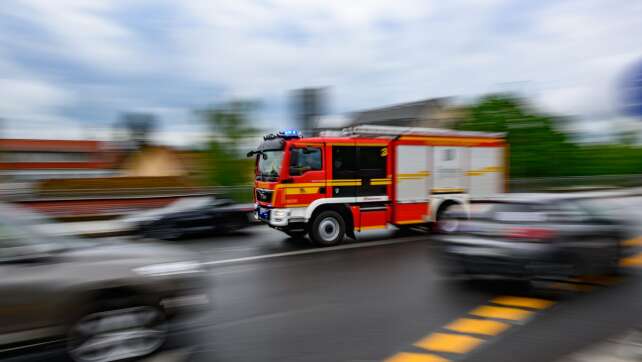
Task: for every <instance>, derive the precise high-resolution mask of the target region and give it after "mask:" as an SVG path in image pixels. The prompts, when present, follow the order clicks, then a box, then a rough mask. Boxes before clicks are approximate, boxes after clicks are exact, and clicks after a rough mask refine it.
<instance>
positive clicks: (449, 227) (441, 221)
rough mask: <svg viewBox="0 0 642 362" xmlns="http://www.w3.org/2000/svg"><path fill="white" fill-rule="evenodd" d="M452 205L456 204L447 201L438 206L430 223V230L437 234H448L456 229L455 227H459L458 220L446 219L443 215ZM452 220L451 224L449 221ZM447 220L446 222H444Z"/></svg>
mask: <svg viewBox="0 0 642 362" xmlns="http://www.w3.org/2000/svg"><path fill="white" fill-rule="evenodd" d="M453 206H457V204H456V203H452V202H449V203H447V204H445V205H443V206H441V207H440V208H439V210H438V211H437V217H436V218H435V222H434V223H433V224H432V231H433V232H435V233H438V234H449V233H452V232H455V231H457V228H458V227H459V222H458V221H457V220H446V219H445V216H446V215H447V212H448V211H449V209H451V208H452V207H453ZM451 221H453V222H455V224H454V225H453V224H451V223H450V222H451ZM446 222H448V224H447V223H446Z"/></svg>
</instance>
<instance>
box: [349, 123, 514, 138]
mask: <svg viewBox="0 0 642 362" xmlns="http://www.w3.org/2000/svg"><path fill="white" fill-rule="evenodd" d="M341 132H342V134H343V135H345V136H372V137H382V136H383V137H385V136H387V137H398V136H409V135H413V136H451V137H489V138H503V137H504V136H505V134H504V133H490V132H476V131H455V130H450V129H442V128H424V127H396V126H373V125H362V126H355V127H348V128H344V129H342V130H341Z"/></svg>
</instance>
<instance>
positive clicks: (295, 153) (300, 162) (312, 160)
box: [290, 147, 323, 176]
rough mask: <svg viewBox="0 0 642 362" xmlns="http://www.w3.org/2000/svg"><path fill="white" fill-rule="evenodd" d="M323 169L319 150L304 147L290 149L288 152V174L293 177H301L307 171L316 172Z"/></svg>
mask: <svg viewBox="0 0 642 362" xmlns="http://www.w3.org/2000/svg"><path fill="white" fill-rule="evenodd" d="M322 169H323V163H322V157H321V148H319V147H305V148H292V149H291V150H290V174H291V175H293V176H296V175H302V174H303V173H305V172H307V171H318V170H322Z"/></svg>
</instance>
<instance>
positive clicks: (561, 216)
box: [542, 202, 590, 223]
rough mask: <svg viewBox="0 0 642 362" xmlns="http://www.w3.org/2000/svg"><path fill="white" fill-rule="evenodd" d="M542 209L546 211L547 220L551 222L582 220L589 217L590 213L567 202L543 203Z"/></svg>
mask: <svg viewBox="0 0 642 362" xmlns="http://www.w3.org/2000/svg"><path fill="white" fill-rule="evenodd" d="M542 209H543V211H544V212H545V213H546V218H547V219H548V221H551V222H559V223H574V222H584V221H586V220H588V219H589V218H590V215H589V214H588V213H587V212H586V211H585V210H583V209H582V208H580V207H578V206H577V205H575V204H572V203H569V202H556V203H553V204H549V205H543V206H542Z"/></svg>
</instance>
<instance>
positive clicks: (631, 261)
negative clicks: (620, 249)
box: [620, 253, 642, 267]
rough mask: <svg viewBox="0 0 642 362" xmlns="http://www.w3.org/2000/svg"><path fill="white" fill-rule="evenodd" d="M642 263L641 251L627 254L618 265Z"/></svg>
mask: <svg viewBox="0 0 642 362" xmlns="http://www.w3.org/2000/svg"><path fill="white" fill-rule="evenodd" d="M641 265H642V253H638V254H635V255H633V256H629V257H627V258H623V259H621V260H620V266H625V267H626V266H641Z"/></svg>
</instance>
